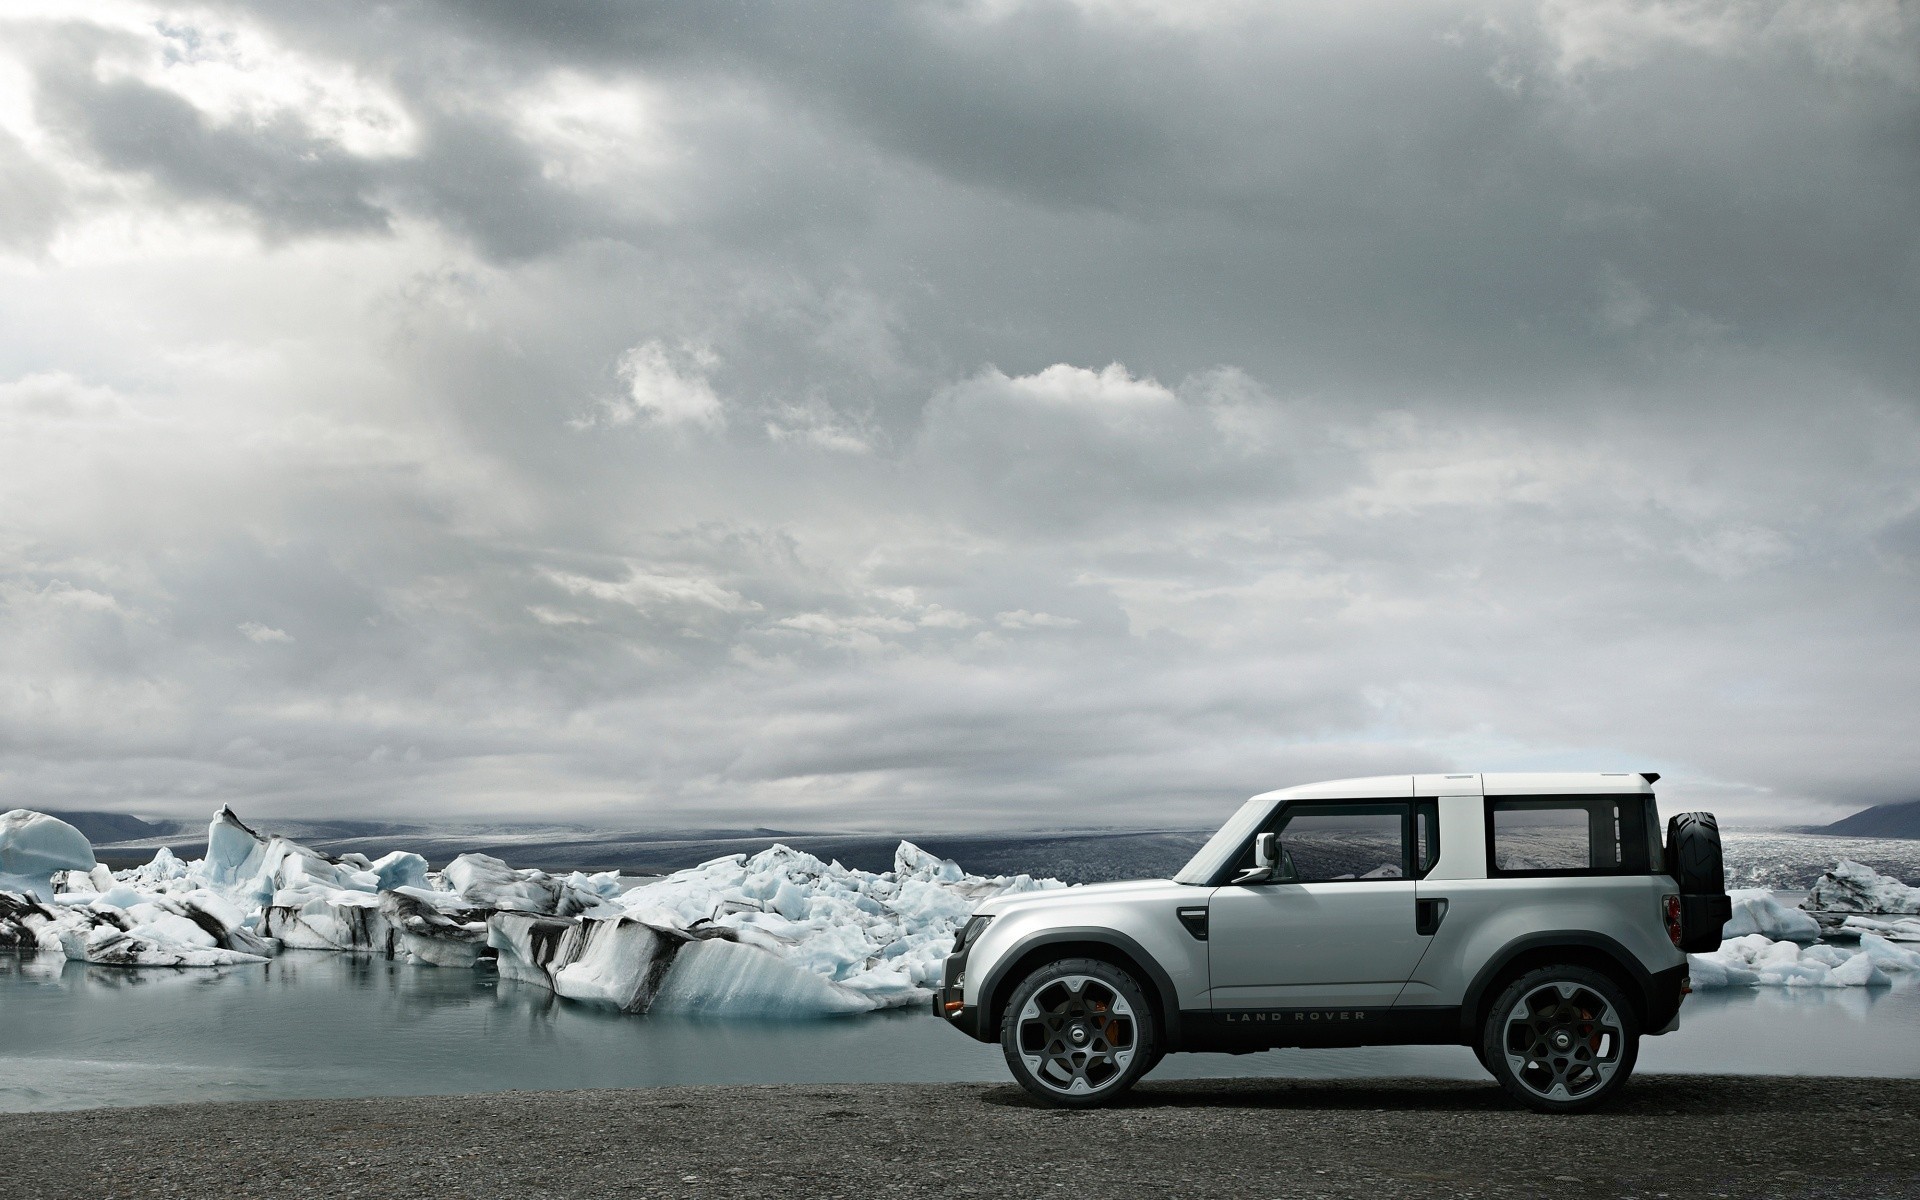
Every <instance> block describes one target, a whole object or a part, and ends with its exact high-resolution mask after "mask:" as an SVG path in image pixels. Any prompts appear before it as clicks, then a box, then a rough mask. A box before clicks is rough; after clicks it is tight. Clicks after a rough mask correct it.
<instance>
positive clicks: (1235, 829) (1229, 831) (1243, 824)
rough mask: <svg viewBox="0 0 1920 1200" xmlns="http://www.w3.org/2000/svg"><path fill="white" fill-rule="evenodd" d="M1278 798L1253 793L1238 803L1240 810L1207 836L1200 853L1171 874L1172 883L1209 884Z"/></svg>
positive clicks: (1270, 810) (1264, 817) (1277, 801)
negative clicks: (1244, 800)
mask: <svg viewBox="0 0 1920 1200" xmlns="http://www.w3.org/2000/svg"><path fill="white" fill-rule="evenodd" d="M1279 802H1280V801H1279V799H1278V798H1277V797H1274V796H1255V797H1254V798H1253V799H1251V800H1249V801H1247V802H1246V803H1245V804H1242V805H1241V806H1240V811H1239V812H1237V813H1234V814H1233V816H1231V817H1229V818H1227V823H1226V824H1225V825H1222V826H1221V827H1220V832H1218V833H1216V834H1214V835H1213V836H1212V837H1210V838H1208V839H1207V844H1206V845H1204V846H1202V847H1200V851H1199V853H1197V854H1195V855H1194V856H1193V857H1192V858H1190V859H1188V860H1187V865H1186V866H1184V867H1182V868H1180V873H1179V874H1178V875H1175V876H1174V877H1173V881H1174V882H1175V883H1198V884H1206V883H1212V882H1213V878H1214V876H1216V875H1218V874H1219V873H1220V872H1221V870H1222V869H1223V868H1224V867H1225V866H1226V865H1227V863H1228V861H1229V860H1231V859H1232V858H1233V856H1234V855H1235V854H1238V853H1239V852H1240V847H1241V846H1243V845H1245V844H1246V841H1247V839H1248V838H1250V837H1252V836H1253V831H1254V830H1256V829H1258V828H1260V822H1262V821H1264V820H1266V819H1267V814H1268V813H1270V812H1272V811H1273V806H1274V805H1276V804H1278V803H1279Z"/></svg>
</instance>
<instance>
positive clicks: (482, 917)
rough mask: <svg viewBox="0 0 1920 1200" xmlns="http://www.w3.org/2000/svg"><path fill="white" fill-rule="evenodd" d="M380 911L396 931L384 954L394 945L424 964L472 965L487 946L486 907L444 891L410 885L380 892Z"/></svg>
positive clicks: (391, 953) (389, 953)
mask: <svg viewBox="0 0 1920 1200" xmlns="http://www.w3.org/2000/svg"><path fill="white" fill-rule="evenodd" d="M389 857H391V856H389ZM382 861H385V860H382ZM380 914H381V916H383V917H384V918H385V919H386V922H387V927H388V928H389V929H390V930H392V931H393V932H394V933H395V934H396V935H398V945H397V946H395V945H393V943H392V942H391V941H390V942H389V948H388V957H393V956H394V951H395V950H396V949H397V950H401V951H404V952H405V953H406V955H407V956H408V957H409V958H411V959H412V960H413V961H415V962H418V963H424V964H426V965H428V966H433V967H472V966H474V965H475V964H477V963H478V962H479V961H480V958H481V955H482V953H483V952H484V951H485V950H486V949H487V915H488V914H487V910H486V909H481V908H474V907H471V906H469V905H467V904H465V903H463V902H461V901H460V900H459V899H458V898H457V897H454V896H451V895H448V894H447V893H445V892H433V891H431V890H429V889H427V888H425V887H415V886H412V885H405V886H402V887H398V888H394V889H392V890H390V891H384V892H381V893H380Z"/></svg>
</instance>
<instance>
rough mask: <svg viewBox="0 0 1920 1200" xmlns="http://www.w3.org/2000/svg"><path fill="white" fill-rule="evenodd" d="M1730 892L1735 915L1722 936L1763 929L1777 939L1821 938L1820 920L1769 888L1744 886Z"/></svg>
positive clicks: (1810, 939)
mask: <svg viewBox="0 0 1920 1200" xmlns="http://www.w3.org/2000/svg"><path fill="white" fill-rule="evenodd" d="M1728 896H1729V898H1730V899H1731V900H1732V901H1733V916H1732V917H1731V918H1730V919H1728V921H1727V923H1726V926H1725V927H1724V928H1723V929H1722V930H1721V936H1722V937H1730V938H1732V937H1745V936H1746V935H1747V934H1750V933H1761V934H1765V935H1766V936H1767V937H1769V938H1772V939H1773V940H1775V941H1789V942H1817V941H1819V940H1820V922H1818V921H1816V920H1814V919H1813V917H1812V916H1811V915H1809V914H1807V913H1805V912H1802V911H1801V910H1800V909H1797V908H1789V907H1788V906H1786V905H1785V904H1782V903H1781V902H1780V901H1779V900H1777V899H1775V898H1774V895H1773V893H1772V892H1770V891H1767V890H1766V889H1765V888H1742V889H1739V890H1737V891H1733V892H1730V893H1728Z"/></svg>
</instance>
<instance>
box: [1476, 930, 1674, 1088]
mask: <svg viewBox="0 0 1920 1200" xmlns="http://www.w3.org/2000/svg"><path fill="white" fill-rule="evenodd" d="M1523 1006H1524V1007H1523ZM1479 1052H1480V1061H1481V1063H1482V1064H1483V1065H1484V1066H1485V1067H1486V1068H1487V1070H1488V1071H1490V1072H1492V1074H1493V1077H1494V1079H1495V1080H1497V1081H1498V1082H1499V1084H1500V1086H1501V1087H1503V1088H1505V1089H1506V1092H1507V1094H1508V1095H1509V1096H1512V1097H1513V1098H1514V1099H1515V1100H1518V1101H1519V1102H1520V1103H1522V1104H1524V1105H1526V1106H1527V1107H1528V1108H1531V1109H1533V1110H1534V1111H1535V1112H1544V1113H1575V1112H1585V1111H1587V1110H1588V1109H1591V1108H1597V1107H1598V1106H1600V1105H1602V1104H1605V1103H1606V1102H1607V1101H1609V1100H1611V1099H1612V1098H1613V1097H1614V1096H1615V1095H1616V1094H1618V1093H1619V1091H1620V1089H1621V1088H1623V1087H1625V1086H1626V1084H1627V1080H1628V1079H1629V1078H1631V1077H1632V1075H1633V1066H1634V1063H1635V1062H1637V1061H1638V1060H1639V1057H1640V1018H1639V1017H1638V1015H1637V1014H1635V1012H1634V1010H1633V1006H1632V1005H1631V1004H1629V1003H1628V1002H1627V997H1626V993H1624V992H1623V991H1621V989H1620V985H1619V984H1617V983H1615V982H1614V981H1613V980H1612V979H1610V978H1608V977H1607V976H1605V975H1602V974H1601V973H1600V972H1598V971H1595V970H1592V969H1590V968H1587V967H1576V966H1573V965H1571V964H1565V965H1558V966H1549V967H1540V968H1538V969H1536V970H1532V971H1528V972H1527V973H1526V974H1525V975H1522V976H1520V978H1518V979H1516V980H1514V981H1513V982H1512V983H1510V984H1508V985H1507V986H1506V987H1505V988H1503V989H1501V992H1500V995H1499V996H1497V997H1496V998H1495V999H1494V1002H1493V1007H1492V1008H1491V1009H1489V1010H1488V1011H1487V1019H1486V1023H1485V1024H1484V1025H1483V1026H1482V1027H1481V1036H1480V1051H1479Z"/></svg>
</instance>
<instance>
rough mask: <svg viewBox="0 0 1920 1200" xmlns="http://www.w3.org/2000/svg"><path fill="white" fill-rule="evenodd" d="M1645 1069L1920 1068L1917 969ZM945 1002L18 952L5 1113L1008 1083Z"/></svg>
mask: <svg viewBox="0 0 1920 1200" xmlns="http://www.w3.org/2000/svg"><path fill="white" fill-rule="evenodd" d="M1641 1063H1642V1068H1641V1069H1642V1070H1647V1071H1686V1072H1730V1073H1764V1074H1775V1073H1778V1074H1824V1075H1854V1076H1871V1075H1881V1076H1888V1075H1890V1076H1920V981H1907V980H1903V981H1901V982H1900V983H1899V984H1897V985H1896V986H1895V987H1893V988H1878V989H1861V988H1850V989H1845V990H1799V989H1796V990H1785V989H1771V988H1770V989H1742V990H1734V991H1725V992H1711V993H1703V994H1701V995H1696V996H1694V997H1692V998H1691V999H1690V1000H1689V1001H1688V1002H1687V1006H1686V1008H1685V1010H1684V1012H1683V1015H1682V1028H1681V1029H1680V1031H1679V1032H1677V1033H1675V1034H1671V1035H1668V1036H1666V1037H1662V1038H1653V1039H1649V1040H1648V1041H1646V1042H1645V1043H1643V1050H1642V1059H1641ZM1233 1075H1265V1076H1293V1077H1300V1078H1333V1077H1341V1076H1427V1077H1439V1078H1459V1079H1482V1078H1485V1076H1484V1074H1483V1073H1482V1072H1481V1070H1480V1067H1479V1065H1478V1064H1477V1063H1475V1062H1474V1060H1473V1056H1472V1055H1471V1054H1470V1053H1469V1052H1468V1051H1467V1050H1465V1049H1463V1048H1461V1047H1457V1046H1405V1047H1390V1046H1378V1047H1366V1048H1362V1049H1352V1050H1280V1051H1273V1052H1270V1053H1267V1054H1256V1055H1245V1056H1228V1055H1216V1054H1204V1055H1175V1056H1173V1057H1171V1058H1169V1059H1167V1060H1166V1062H1164V1063H1162V1064H1161V1066H1160V1067H1159V1069H1158V1070H1157V1071H1156V1072H1155V1073H1154V1077H1155V1078H1196V1077H1216V1076H1233ZM1006 1079H1007V1075H1006V1069H1005V1066H1004V1064H1003V1063H1002V1062H1001V1060H1000V1054H999V1049H998V1047H994V1046H984V1045H981V1044H979V1043H977V1042H973V1041H971V1040H969V1039H967V1038H964V1037H962V1036H960V1035H959V1034H957V1033H955V1032H953V1031H952V1030H950V1029H947V1028H944V1027H943V1025H942V1023H941V1022H940V1021H939V1020H938V1019H937V1018H935V1017H933V1016H931V1015H923V1014H921V1013H892V1014H884V1015H878V1016H866V1017H851V1018H842V1019H837V1020H818V1021H789V1022H778V1021H712V1020H705V1021H702V1020H689V1019H678V1018H651V1017H649V1018H641V1017H629V1016H623V1015H620V1014H617V1013H612V1012H607V1011H602V1010H599V1009H594V1008H590V1007H587V1006H584V1005H577V1004H571V1003H566V1002H561V1001H557V1000H555V999H554V997H553V996H552V994H551V993H549V992H546V991H545V990H543V989H540V988H535V987H530V986H527V985H524V984H516V983H513V982H511V981H501V980H499V979H497V978H496V977H495V976H494V975H492V974H491V973H490V972H483V971H458V970H445V969H439V968H434V967H423V966H417V965H414V964H411V963H395V962H387V961H385V960H381V959H368V958H361V957H356V956H351V955H343V954H322V953H301V952H290V953H287V954H285V955H283V956H281V957H280V958H278V959H276V960H274V961H273V962H272V963H270V964H268V965H267V966H265V967H251V968H244V969H243V968H234V969H230V970H224V971H155V970H147V971H130V970H123V969H116V968H111V967H94V966H88V965H86V964H82V963H68V962H64V961H60V960H57V959H50V958H46V957H44V956H43V957H40V958H37V959H24V960H23V959H17V958H13V957H10V956H6V955H0V1110H9V1111H23V1110H35V1109H57V1108H89V1107H95V1106H101V1105H114V1104H164V1103H178V1102H184V1101H197V1100H262V1099H285V1098H317V1097H328V1096H374V1095H433V1094H449V1093H466V1092H493V1091H506V1090H518V1089H552V1088H601V1087H656V1086H662V1085H668V1084H716V1083H726V1084H742V1083H826V1082H849V1083H858V1082H963V1081H976V1082H1004V1081H1006Z"/></svg>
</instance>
